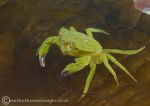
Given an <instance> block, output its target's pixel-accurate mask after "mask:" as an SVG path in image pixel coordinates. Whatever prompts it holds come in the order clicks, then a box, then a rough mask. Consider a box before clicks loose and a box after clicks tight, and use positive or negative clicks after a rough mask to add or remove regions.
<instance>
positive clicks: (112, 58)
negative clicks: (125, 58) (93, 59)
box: [107, 54, 137, 82]
mask: <svg viewBox="0 0 150 106" xmlns="http://www.w3.org/2000/svg"><path fill="white" fill-rule="evenodd" d="M107 58H108V59H110V60H111V61H112V62H113V63H114V64H116V65H117V66H118V67H119V68H120V69H122V70H123V71H124V72H125V73H126V74H127V75H129V76H130V77H131V78H132V79H133V80H134V81H135V82H137V80H136V79H135V78H134V77H133V76H132V75H131V74H130V73H129V72H128V71H127V69H126V68H125V67H124V66H123V65H121V64H120V63H119V62H118V61H117V60H116V59H115V58H114V57H113V56H112V55H110V54H107Z"/></svg>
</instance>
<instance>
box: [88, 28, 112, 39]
mask: <svg viewBox="0 0 150 106" xmlns="http://www.w3.org/2000/svg"><path fill="white" fill-rule="evenodd" d="M85 31H86V33H87V35H88V36H89V37H91V38H93V34H92V32H100V33H103V34H106V35H109V33H107V32H106V31H104V30H103V29H97V28H86V29H85Z"/></svg>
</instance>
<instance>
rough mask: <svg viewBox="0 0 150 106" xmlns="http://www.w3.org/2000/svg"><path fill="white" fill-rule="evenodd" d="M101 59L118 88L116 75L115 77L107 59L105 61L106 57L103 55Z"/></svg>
mask: <svg viewBox="0 0 150 106" xmlns="http://www.w3.org/2000/svg"><path fill="white" fill-rule="evenodd" d="M102 59H103V63H104V65H105V66H106V68H107V69H108V70H109V71H110V73H111V74H112V75H113V77H114V79H115V81H116V83H117V85H118V86H119V82H118V78H117V75H116V73H115V71H114V70H113V69H112V67H111V66H110V65H109V63H108V59H107V57H106V55H105V54H104V55H103V57H102Z"/></svg>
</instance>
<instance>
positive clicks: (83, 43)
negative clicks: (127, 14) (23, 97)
mask: <svg viewBox="0 0 150 106" xmlns="http://www.w3.org/2000/svg"><path fill="white" fill-rule="evenodd" d="M85 32H86V34H84V33H81V32H78V31H77V30H76V29H75V28H74V27H72V26H71V27H70V28H69V29H67V28H65V27H62V28H60V30H59V33H58V36H50V37H48V38H47V39H45V40H44V41H43V43H42V45H41V46H40V47H39V49H38V51H37V55H39V61H40V65H41V66H42V67H45V57H46V55H47V53H48V51H49V48H50V46H51V45H52V44H55V45H57V46H58V47H59V48H60V50H61V52H62V53H63V54H65V55H69V56H73V57H75V62H73V63H70V64H68V65H67V66H66V67H65V68H64V69H63V71H62V72H61V75H62V76H68V75H71V74H74V73H76V72H78V71H80V70H81V69H83V68H84V67H86V66H88V65H89V67H90V71H89V75H88V77H87V79H86V82H85V87H84V90H83V92H82V95H81V98H83V97H85V95H86V94H87V91H88V89H89V86H90V84H91V81H92V79H93V76H94V74H95V70H96V65H97V64H101V63H103V64H104V65H105V66H106V68H107V69H108V71H109V72H110V73H111V74H112V76H113V77H114V79H115V82H116V83H117V85H118V86H119V82H118V78H117V75H116V72H115V71H114V70H113V68H112V67H111V66H110V64H109V62H108V61H109V60H110V61H111V62H112V63H114V64H115V65H117V66H118V67H119V68H120V69H122V71H124V72H125V73H126V74H127V75H129V76H130V77H131V78H132V79H133V80H134V81H135V82H137V80H136V79H135V78H134V77H133V76H132V75H131V74H130V73H129V72H128V71H127V69H126V68H125V67H124V66H123V65H122V64H121V63H120V62H118V61H117V60H116V59H115V58H114V57H113V56H112V55H111V54H113V53H115V54H124V55H133V54H137V53H138V52H140V51H142V50H143V49H144V48H145V46H143V47H141V48H139V49H137V50H118V49H103V48H102V46H101V44H100V43H99V42H98V41H96V39H94V38H93V32H99V33H102V34H106V35H109V33H108V32H106V31H105V30H103V29H97V28H86V29H85Z"/></svg>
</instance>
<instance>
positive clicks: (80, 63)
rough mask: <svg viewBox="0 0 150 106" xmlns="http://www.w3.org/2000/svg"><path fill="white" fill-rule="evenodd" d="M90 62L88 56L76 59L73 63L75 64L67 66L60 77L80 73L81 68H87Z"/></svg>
mask: <svg viewBox="0 0 150 106" xmlns="http://www.w3.org/2000/svg"><path fill="white" fill-rule="evenodd" d="M90 60H91V57H90V56H85V57H81V58H76V59H75V61H76V63H71V64H69V65H67V66H66V67H65V68H64V70H63V71H62V72H61V75H62V76H67V75H70V74H73V73H76V72H78V71H80V70H81V69H82V68H84V67H85V66H87V65H88V64H89V62H90Z"/></svg>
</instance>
